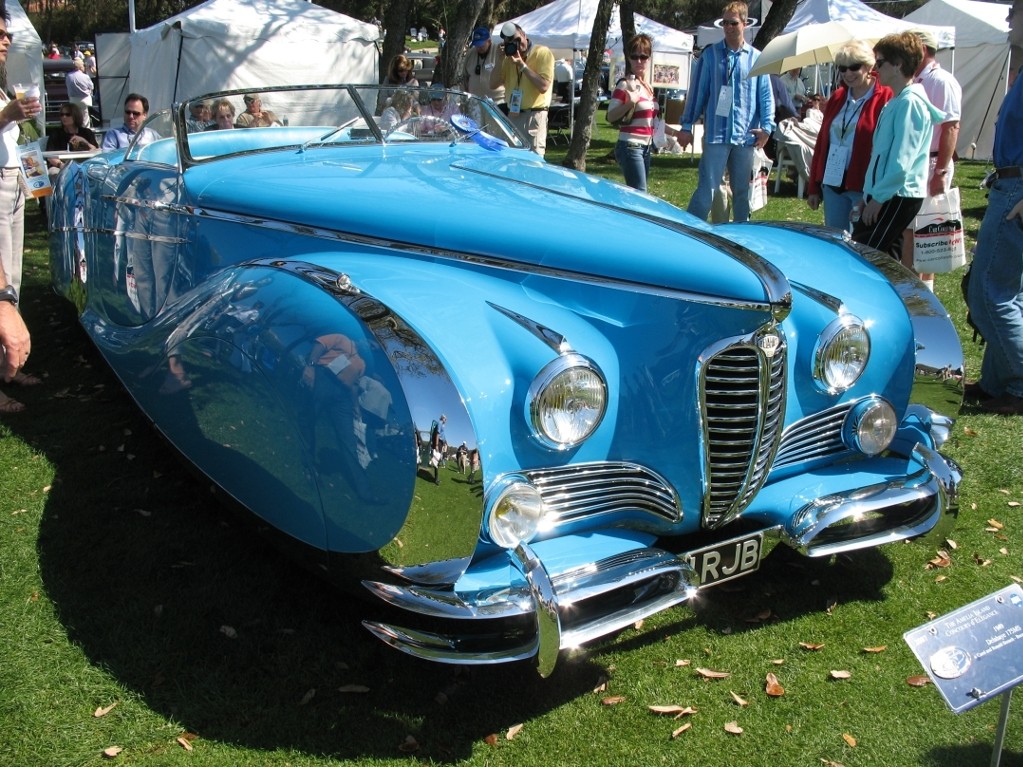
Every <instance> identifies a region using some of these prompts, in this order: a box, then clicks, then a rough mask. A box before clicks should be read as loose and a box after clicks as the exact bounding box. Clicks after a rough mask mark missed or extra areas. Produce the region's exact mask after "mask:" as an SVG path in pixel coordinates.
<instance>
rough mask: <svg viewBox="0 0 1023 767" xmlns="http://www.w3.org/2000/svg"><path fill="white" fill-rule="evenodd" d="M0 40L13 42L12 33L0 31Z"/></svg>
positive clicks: (4, 30)
mask: <svg viewBox="0 0 1023 767" xmlns="http://www.w3.org/2000/svg"><path fill="white" fill-rule="evenodd" d="M0 40H8V41H9V42H12V43H13V42H14V33H13V32H8V31H7V30H6V29H0Z"/></svg>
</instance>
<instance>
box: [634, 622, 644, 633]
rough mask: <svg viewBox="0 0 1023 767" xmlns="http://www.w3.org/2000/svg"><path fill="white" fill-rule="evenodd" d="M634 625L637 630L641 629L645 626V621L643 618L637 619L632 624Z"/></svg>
mask: <svg viewBox="0 0 1023 767" xmlns="http://www.w3.org/2000/svg"><path fill="white" fill-rule="evenodd" d="M632 627H633V628H634V629H636V631H639V630H640V629H641V628H643V621H641V620H638V621H636V622H635V623H633V624H632Z"/></svg>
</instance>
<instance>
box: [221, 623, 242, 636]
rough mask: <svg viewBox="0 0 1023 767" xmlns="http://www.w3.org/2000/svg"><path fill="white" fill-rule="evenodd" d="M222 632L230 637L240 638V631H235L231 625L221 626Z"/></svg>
mask: <svg viewBox="0 0 1023 767" xmlns="http://www.w3.org/2000/svg"><path fill="white" fill-rule="evenodd" d="M220 633H221V634H223V635H224V636H226V637H227V638H228V639H237V638H238V632H237V631H235V630H234V629H233V628H231V627H230V626H221V627H220Z"/></svg>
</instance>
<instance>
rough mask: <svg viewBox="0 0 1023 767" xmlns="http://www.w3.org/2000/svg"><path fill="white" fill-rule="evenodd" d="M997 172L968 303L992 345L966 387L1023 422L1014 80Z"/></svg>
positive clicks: (1020, 3) (1020, 109) (986, 406)
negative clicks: (974, 380) (1020, 417)
mask: <svg viewBox="0 0 1023 767" xmlns="http://www.w3.org/2000/svg"><path fill="white" fill-rule="evenodd" d="M1008 20H1009V45H1011V46H1017V47H1021V46H1023V0H1015V2H1014V3H1013V4H1012V8H1011V9H1010V10H1009V19H1008ZM994 161H995V170H994V172H993V173H992V174H991V175H990V176H989V178H988V182H987V183H988V187H989V192H988V208H987V212H986V213H985V214H984V220H983V222H981V225H980V234H979V235H978V236H977V251H976V255H975V256H974V259H973V265H972V266H971V267H970V284H969V288H968V290H967V295H966V303H967V305H968V306H969V309H970V316H971V318H972V319H973V323H974V324H975V325H976V327H977V329H978V330H979V331H980V334H981V335H982V336H983V337H984V340H985V341H986V342H987V343H986V345H985V347H984V360H983V362H982V363H981V366H980V380H979V381H977V382H976V383H968V384H966V396H967V398H968V399H972V400H974V401H976V402H977V405H978V407H980V408H981V409H982V410H986V411H987V412H989V413H998V414H1000V415H1023V290H1021V288H1020V286H1021V285H1023V77H1021V76H1019V75H1017V76H1016V80H1015V82H1014V83H1013V85H1012V88H1011V89H1010V90H1009V92H1008V93H1007V94H1006V96H1005V101H1003V102H1002V107H1001V109H1000V110H999V112H998V122H997V123H996V124H995V145H994Z"/></svg>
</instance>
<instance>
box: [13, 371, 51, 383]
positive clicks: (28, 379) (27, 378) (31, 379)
mask: <svg viewBox="0 0 1023 767" xmlns="http://www.w3.org/2000/svg"><path fill="white" fill-rule="evenodd" d="M42 382H43V379H42V378H40V377H39V376H34V375H32V374H31V373H25V372H24V371H21V370H19V371H18V372H17V373H15V374H14V378H12V379H11V383H12V384H17V385H18V386H38V385H39V384H41V383H42Z"/></svg>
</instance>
